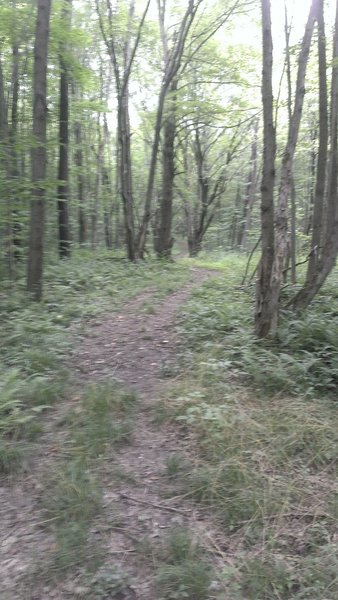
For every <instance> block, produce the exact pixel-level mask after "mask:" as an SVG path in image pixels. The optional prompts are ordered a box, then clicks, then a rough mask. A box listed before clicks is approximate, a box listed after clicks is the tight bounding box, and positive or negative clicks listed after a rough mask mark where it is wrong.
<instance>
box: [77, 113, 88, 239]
mask: <svg viewBox="0 0 338 600" xmlns="http://www.w3.org/2000/svg"><path fill="white" fill-rule="evenodd" d="M74 135H75V146H76V150H75V165H76V171H77V173H76V178H77V200H78V235H79V245H80V246H84V245H85V243H86V239H87V222H86V212H85V185H84V176H83V149H82V128H81V123H80V121H76V122H75V124H74Z"/></svg>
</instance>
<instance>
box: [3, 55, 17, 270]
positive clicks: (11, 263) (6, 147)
mask: <svg viewBox="0 0 338 600" xmlns="http://www.w3.org/2000/svg"><path fill="white" fill-rule="evenodd" d="M9 151H10V144H9V127H8V106H7V101H6V96H5V82H4V76H3V69H2V60H1V56H0V163H1V166H2V168H3V170H4V172H5V173H6V178H7V180H9V178H10V169H11V167H10V157H9ZM2 192H3V195H4V197H5V207H6V221H5V248H6V262H7V268H8V275H9V278H10V280H11V281H14V279H15V260H14V253H13V243H12V238H13V232H12V207H11V202H10V200H11V199H10V193H9V189H8V181H6V182H5V185H4V186H3V190H2Z"/></svg>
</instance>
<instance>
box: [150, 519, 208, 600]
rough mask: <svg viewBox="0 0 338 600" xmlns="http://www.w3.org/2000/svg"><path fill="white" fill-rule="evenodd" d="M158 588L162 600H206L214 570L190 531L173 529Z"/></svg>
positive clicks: (158, 579)
mask: <svg viewBox="0 0 338 600" xmlns="http://www.w3.org/2000/svg"><path fill="white" fill-rule="evenodd" d="M162 552H163V560H164V562H163V564H161V565H160V566H159V567H158V570H157V573H156V575H155V585H156V589H157V592H158V595H159V600H184V599H187V600H207V599H208V598H209V597H210V596H209V588H210V585H211V579H212V569H211V567H210V565H209V564H208V562H207V561H206V560H205V558H204V557H203V551H202V548H201V547H200V546H199V545H198V544H197V543H196V541H195V540H194V539H193V538H192V536H191V532H190V531H189V530H188V529H180V530H176V531H175V530H173V531H172V532H171V533H170V534H169V535H168V537H167V539H166V540H165V542H164V547H163V548H162Z"/></svg>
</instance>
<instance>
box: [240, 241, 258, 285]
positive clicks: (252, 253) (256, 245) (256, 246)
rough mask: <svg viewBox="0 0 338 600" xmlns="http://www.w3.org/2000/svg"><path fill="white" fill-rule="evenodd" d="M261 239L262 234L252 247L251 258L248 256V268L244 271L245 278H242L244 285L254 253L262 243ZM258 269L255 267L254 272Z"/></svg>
mask: <svg viewBox="0 0 338 600" xmlns="http://www.w3.org/2000/svg"><path fill="white" fill-rule="evenodd" d="M261 240H262V236H261V235H260V236H259V238H258V240H257V242H256V244H255V245H254V247H253V248H252V250H251V252H250V255H249V258H248V262H247V264H246V268H245V273H244V275H243V279H242V285H244V283H245V280H246V276H247V274H248V271H249V267H250V263H251V259H252V257H253V255H254V252H255V251H256V250H257V248H258V246H259V244H260V243H261ZM256 269H257V267H256ZM256 269H255V271H254V272H256Z"/></svg>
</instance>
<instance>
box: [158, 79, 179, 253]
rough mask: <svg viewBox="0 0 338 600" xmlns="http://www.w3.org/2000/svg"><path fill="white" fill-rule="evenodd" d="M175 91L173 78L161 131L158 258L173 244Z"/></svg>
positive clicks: (169, 251) (169, 250)
mask: <svg viewBox="0 0 338 600" xmlns="http://www.w3.org/2000/svg"><path fill="white" fill-rule="evenodd" d="M176 91H177V81H176V80H175V79H174V80H173V82H172V84H171V86H170V96H169V97H168V109H167V111H168V112H167V117H166V120H165V123H164V132H163V174H162V194H161V202H160V211H159V225H158V229H157V233H156V242H157V243H156V248H155V249H156V252H157V254H158V256H159V257H160V258H171V250H172V246H173V238H172V232H171V228H172V207H173V195H174V177H175V148H174V146H175V137H176Z"/></svg>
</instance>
